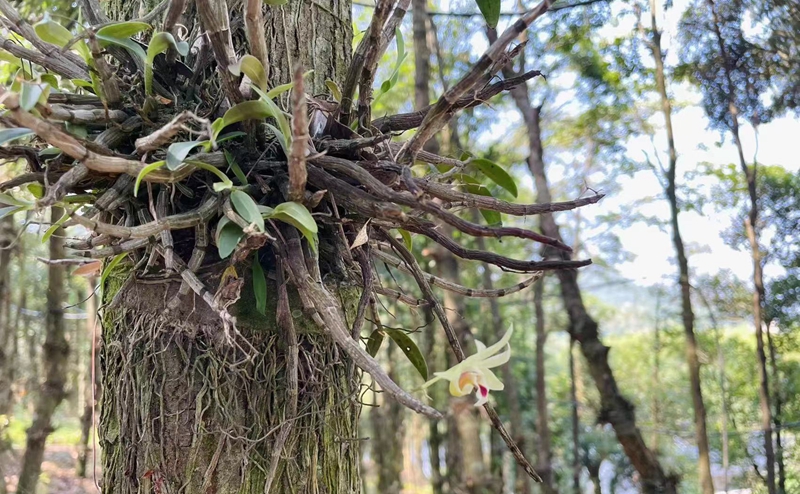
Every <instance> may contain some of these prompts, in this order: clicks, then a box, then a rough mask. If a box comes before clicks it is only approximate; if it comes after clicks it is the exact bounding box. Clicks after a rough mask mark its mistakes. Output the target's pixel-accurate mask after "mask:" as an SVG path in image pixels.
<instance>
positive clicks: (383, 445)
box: [370, 341, 405, 494]
mask: <svg viewBox="0 0 800 494" xmlns="http://www.w3.org/2000/svg"><path fill="white" fill-rule="evenodd" d="M385 345H386V360H387V366H386V370H387V373H388V374H389V377H391V378H392V380H393V381H395V382H397V372H396V371H395V365H394V362H395V359H396V358H399V357H398V356H396V355H394V342H392V341H387V342H386V343H385ZM376 398H377V394H376ZM376 404H379V405H380V406H378V407H376V408H373V409H372V410H370V417H371V418H372V427H373V429H372V432H373V438H374V440H373V441H372V445H371V446H372V451H373V454H374V456H375V463H376V464H377V467H378V491H377V492H379V493H381V494H400V492H401V491H402V490H403V480H402V477H401V476H402V473H403V446H404V442H403V439H404V437H405V428H404V426H403V415H404V412H405V409H404V408H403V406H402V405H400V404H399V403H397V402H396V401H395V400H392V399H390V398H386V397H385V396H381V399H380V400H376Z"/></svg>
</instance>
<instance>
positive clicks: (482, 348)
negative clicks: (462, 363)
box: [475, 340, 486, 353]
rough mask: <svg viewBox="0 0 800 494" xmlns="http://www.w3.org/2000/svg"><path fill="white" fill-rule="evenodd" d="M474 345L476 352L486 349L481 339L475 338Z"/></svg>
mask: <svg viewBox="0 0 800 494" xmlns="http://www.w3.org/2000/svg"><path fill="white" fill-rule="evenodd" d="M475 346H476V347H477V348H478V352H477V353H480V352H482V351H483V350H486V345H484V344H483V342H482V341H479V340H475Z"/></svg>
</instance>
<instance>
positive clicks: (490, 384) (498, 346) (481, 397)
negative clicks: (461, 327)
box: [422, 327, 514, 407]
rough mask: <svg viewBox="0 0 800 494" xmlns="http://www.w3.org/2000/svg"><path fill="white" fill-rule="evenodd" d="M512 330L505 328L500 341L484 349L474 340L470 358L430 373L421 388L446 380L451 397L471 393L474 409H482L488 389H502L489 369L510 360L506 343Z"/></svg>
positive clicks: (487, 397) (508, 346) (487, 395)
mask: <svg viewBox="0 0 800 494" xmlns="http://www.w3.org/2000/svg"><path fill="white" fill-rule="evenodd" d="M513 331H514V328H513V327H511V328H509V329H508V331H506V334H504V335H503V337H502V338H500V341H498V342H497V343H495V344H494V345H492V346H490V347H488V348H487V347H486V345H484V344H483V343H481V342H480V341H477V340H476V341H475V344H476V345H477V347H478V352H477V353H475V354H474V355H470V356H469V357H467V358H465V359H464V360H462V361H461V362H459V363H457V364H456V365H454V366H453V367H451V368H449V369H447V370H446V371H444V372H434V373H433V375H434V376H436V377H434V378H433V379H431V380H430V381H428V382H426V383H425V384H423V385H422V387H423V388H427V387H428V386H430V385H431V384H433V383H435V382H437V381H441V380H442V379H446V380H448V381H450V394H451V395H453V396H466V395H468V394H470V393H472V390H475V394H476V396H477V398H478V401H476V402H475V406H476V407H477V406H482V405H483V404H484V403H486V402H487V401H489V391H490V390H491V391H500V390H502V389H503V387H504V386H503V383H502V382H500V379H498V378H497V376H496V375H495V374H494V372H492V371H491V370H490V369H493V368H495V367H499V366H501V365H503V364H505V363H506V362H508V359H509V358H510V357H511V346H510V345H509V344H508V342H509V340H511V333H513ZM498 352H499V353H498Z"/></svg>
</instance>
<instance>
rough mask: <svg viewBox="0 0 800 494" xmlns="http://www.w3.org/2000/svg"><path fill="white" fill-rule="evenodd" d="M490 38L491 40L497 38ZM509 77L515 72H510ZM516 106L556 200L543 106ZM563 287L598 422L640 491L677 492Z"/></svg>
mask: <svg viewBox="0 0 800 494" xmlns="http://www.w3.org/2000/svg"><path fill="white" fill-rule="evenodd" d="M489 34H490V41H493V40H494V34H493V33H492V32H490V33H489ZM505 74H506V77H509V76H511V75H513V72H509V71H508V70H506V72H505ZM510 94H511V97H512V98H513V100H514V103H515V105H516V107H517V109H518V110H519V112H520V113H521V114H522V120H523V122H524V124H525V127H526V131H527V132H526V135H527V141H528V146H529V153H530V154H529V156H528V159H527V163H528V168H529V170H530V172H531V174H532V176H533V181H534V186H535V189H536V192H537V200H538V202H540V203H548V202H551V200H552V195H551V193H550V188H549V186H548V183H547V176H546V174H545V164H544V157H543V144H542V137H541V132H542V131H541V112H542V106H541V105H534V104H533V103H532V101H531V96H530V94H529V91H528V88H527V86H525V85H521V86H517V87H515V88H514V89H512V90H511V91H510ZM540 225H541V226H540V227H541V230H542V233H543V234H545V235H548V236H553V237H556V238H561V234H560V233H559V228H558V225H557V224H556V222H555V220H554V218H553V216H552V214H549V213H544V214H542V215H541V223H540ZM548 255H553V256H554V257H557V258H560V259H562V260H567V259H569V255H568V254H567V253H558V254H555V253H548ZM558 279H559V282H560V285H561V294H562V299H563V302H564V306H565V308H566V311H567V314H568V317H569V330H568V331H569V333H570V335H571V336H572V337H573V338H574V339H575V341H577V342H578V344H579V345H580V348H581V353H582V354H583V356H584V357H585V358H586V361H587V363H588V365H589V371H590V373H591V375H592V378H593V379H594V381H595V384H596V386H597V389H598V391H599V392H600V398H601V401H602V411H601V416H600V417H598V420H599V421H600V422H607V423H610V424H611V425H612V426H613V427H614V431H615V433H616V434H617V438H618V440H619V442H620V444H621V445H622V447H623V449H624V450H625V453H626V454H627V456H628V458H629V459H630V461H631V463H632V464H633V466H634V467H635V468H636V470H637V471H638V473H639V475H640V478H641V487H642V490H643V492H645V493H672V492H676V488H677V486H676V479H674V478H673V477H671V476H670V475H668V474H667V473H666V472H665V471H664V469H663V468H662V466H661V464H660V463H659V461H658V458H657V457H656V455H655V454H654V453H653V452H652V451H651V450H650V449H649V448H648V447H647V445H646V444H645V442H644V439H643V438H642V434H641V432H640V431H639V429H638V427H637V426H636V416H635V413H634V407H633V405H632V404H631V403H630V402H629V401H628V400H626V399H625V398H624V397H623V396H622V394H621V393H620V391H619V388H618V387H617V383H616V379H615V378H614V373H613V371H612V370H611V367H610V365H609V363H608V351H609V348H608V347H607V346H605V345H603V343H602V342H601V341H600V339H599V331H598V324H597V322H596V321H595V320H594V319H592V317H591V316H590V315H589V313H588V311H587V310H586V307H585V305H584V302H583V296H582V294H581V290H580V287H579V285H578V277H577V273H576V272H574V271H562V272H559V273H558Z"/></svg>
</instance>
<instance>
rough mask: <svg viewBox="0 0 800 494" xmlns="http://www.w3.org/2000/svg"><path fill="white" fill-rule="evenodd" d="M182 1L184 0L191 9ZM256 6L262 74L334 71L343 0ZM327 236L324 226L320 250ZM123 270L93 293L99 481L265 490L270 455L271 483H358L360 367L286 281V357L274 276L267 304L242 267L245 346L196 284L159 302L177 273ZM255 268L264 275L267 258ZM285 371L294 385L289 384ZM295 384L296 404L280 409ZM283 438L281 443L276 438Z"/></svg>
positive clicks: (343, 49)
mask: <svg viewBox="0 0 800 494" xmlns="http://www.w3.org/2000/svg"><path fill="white" fill-rule="evenodd" d="M148 3H156V2H148ZM187 4H188V7H187V9H188V10H191V9H194V8H196V7H195V3H194V2H187ZM106 5H107V8H108V9H110V11H111V15H110V17H112V18H115V19H125V20H130V19H132V18H135V17H137V13H134V12H131V11H132V10H133V9H135V8H138V3H137V4H136V5H134V3H132V2H126V1H124V0H112V1H110V2H109V3H108V4H106ZM228 5H229V6H230V8H231V9H230V10H231V11H232V12H231V18H232V19H233V20H232V22H231V26H232V31H233V32H232V37H233V39H234V50H235V51H236V54H237V56H240V55H241V54H243V53H248V52H251V50H250V49H248V47H247V46H246V43H245V42H244V40H245V36H244V35H243V33H242V31H241V23H238V24H237V23H236V22H235V21H236V19H237V17H238V16H239V15H240V14H239V7H238V6H239V5H241V2H239V3H237V2H231V1H229V2H228ZM262 12H263V14H264V15H263V20H264V25H265V31H266V45H267V46H266V48H267V54H268V57H269V65H270V66H269V77H270V82H271V86H272V87H274V86H275V85H277V84H285V83H287V82H290V81H291V75H292V70H293V69H294V67H295V66H296V65H301V66H302V67H303V69H304V70H313V74H312V75H311V76H309V77H308V78H306V86H305V89H306V92H307V93H309V94H319V93H322V92H323V91H326V89H325V81H326V80H328V79H330V80H332V81H335V82H337V83H338V84H341V83H342V81H343V80H344V75H345V72H346V70H347V67H348V65H349V62H350V58H351V47H352V33H353V31H352V24H351V2H350V1H349V0H334V1H332V2H324V5H323V3H319V2H289V3H288V4H286V5H284V6H280V7H275V6H264V7H263V9H262ZM189 17H192V16H189ZM189 29H190V32H193V31H191V30H192V29H194V26H189ZM197 31H198V33H199V32H200V30H197ZM223 70H225V69H223ZM329 243H330V241H329V239H328V238H324V236H323V235H322V233H321V234H320V253H322V252H324V249H325V248H327V246H328V244H329ZM176 245H177V240H176ZM186 257H188V255H187V256H186ZM331 264H332V263H331ZM224 267H225V266H224V265H223V266H221V267H220V266H219V265H217V266H216V267H215V268H213V269H211V268H209V269H205V270H204V272H203V275H202V276H201V279H202V280H203V281H204V282H205V283H206V285H207V286H212V287H216V286H217V285H218V283H219V279H220V277H221V275H222V271H223V269H224ZM237 267H238V266H237ZM128 269H130V268H128V267H125V268H120V269H119V270H118V271H115V272H114V273H112V274H111V276H110V277H109V278H108V280H107V282H106V285H107V286H106V287H104V294H103V302H104V303H107V304H108V303H111V302H112V300H115V304H114V306H113V307H109V308H108V309H106V310H105V312H104V313H103V317H102V349H101V354H100V360H101V363H102V373H101V378H102V387H103V389H104V392H103V396H102V402H101V403H102V406H101V416H100V425H99V428H100V430H99V440H100V444H101V446H102V451H103V458H102V466H103V488H104V492H107V493H109V494H110V493H126V492H130V493H133V492H185V493H186V494H194V493H206V492H215V493H217V494H224V493H234V492H235V493H262V492H264V490H265V489H266V484H267V483H268V477H270V476H271V474H270V472H272V471H273V467H274V468H275V469H274V472H275V473H274V481H273V482H272V484H271V489H270V490H269V492H270V494H273V493H274V494H278V493H290V492H291V493H317V492H328V493H342V494H348V493H357V492H360V489H361V481H360V476H359V440H358V439H359V438H358V428H357V421H358V416H359V412H360V404H359V400H358V395H359V393H358V390H359V375H358V373H355V372H352V366H351V363H350V360H349V358H347V357H346V354H345V353H344V352H343V351H342V349H341V348H339V347H337V346H336V345H335V344H334V343H333V341H332V340H331V338H330V337H329V336H328V335H327V334H324V333H322V332H321V330H320V329H319V327H318V326H317V325H316V324H314V323H313V321H312V320H311V319H310V318H308V317H306V316H305V314H304V312H303V311H302V309H301V307H302V304H301V302H300V301H299V300H298V299H297V296H296V294H294V295H292V294H291V293H292V292H291V288H290V303H291V310H290V312H289V314H290V315H291V321H292V322H293V324H294V326H295V327H296V332H297V340H298V343H299V350H298V353H299V358H297V368H296V369H294V368H292V369H289V368H288V367H289V365H287V360H293V357H292V355H293V353H294V350H293V348H294V345H291V346H290V345H288V344H287V343H286V341H285V340H286V339H287V337H286V335H285V334H284V333H285V331H279V330H278V327H277V324H276V317H275V315H276V314H275V313H276V305H277V300H276V296H275V295H274V294H275V293H276V291H277V286H276V282H275V281H272V280H268V282H267V294H268V304H267V311H266V316H264V315H262V314H260V313H258V312H257V311H256V308H255V302H254V295H253V293H252V288H251V286H252V282H251V280H250V279H249V277H248V278H247V279H245V281H244V288H243V290H242V296H241V299H240V300H239V301H238V302H236V304H235V305H233V306H232V307H231V308H230V309H229V310H230V311H231V313H232V314H234V315H235V316H236V317H237V330H238V332H239V333H241V337H240V338H238V340H240V341H244V340H247V342H249V344H252V346H253V348H252V349H250V348H248V354H249V355H250V356H249V357H246V356H245V355H244V354H243V352H242V351H241V350H240V349H237V348H234V345H231V344H230V340H229V339H226V337H225V335H226V334H228V331H229V330H230V328H225V327H224V326H223V325H222V323H221V321H220V317H219V315H218V314H217V313H216V312H214V311H212V310H211V309H209V307H208V304H207V303H206V302H205V301H203V300H201V299H200V298H199V297H197V296H195V295H194V294H193V293H192V294H190V296H187V297H185V298H184V300H183V302H182V304H181V306H180V307H179V308H178V309H177V310H176V311H175V312H174V313H167V312H168V311H167V310H166V309H167V308H166V304H167V301H168V300H170V299H171V298H172V296H174V294H175V293H176V292H177V288H178V284H177V283H174V282H172V283H164V284H157V285H154V284H145V283H141V282H132V283H129V284H124V280H125V279H126V278H127V274H128V273H127V272H126V270H128ZM265 271H267V272H268V275H269V274H273V275H274V274H275V269H274V265H272V266H267V267H265ZM248 272H249V269H248ZM322 274H323V275H326V274H328V273H322ZM328 278H331V277H330V276H328V277H326V279H328ZM123 285H124V286H123ZM330 289H331V290H334V291H335V292H336V294H337V295H339V299H340V301H341V306H340V307H336V308H334V307H331V308H330V309H331V310H336V311H338V310H340V309H341V310H344V311H345V313H346V314H347V315H348V316H350V320H351V321H352V316H353V315H354V310H353V309H354V306H355V303H356V302H357V300H358V293H356V292H355V291H354V290H353V289H349V288H342V287H335V288H334V287H333V286H331V287H330ZM244 345H245V346H246V345H247V344H246V343H244ZM294 370H296V371H297V388H296V390H297V395H294V394H293V393H291V390H292V389H293V388H292V386H291V385H290V382H292V381H294V378H293V374H294V372H293V371H294ZM294 396H296V402H297V406H296V413H295V414H292V415H294V417H288V416H287V415H288V414H290V410H291V408H293V407H292V406H291V405H290V402H291V401H293V398H294ZM286 424H291V426H290V427H286ZM284 431H286V434H284ZM280 437H283V438H285V442H284V443H283V445H282V447H280V445H276V442H278V438H280ZM273 461H274V463H273Z"/></svg>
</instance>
